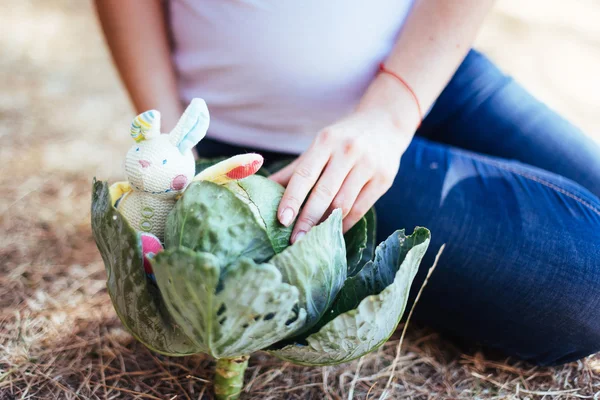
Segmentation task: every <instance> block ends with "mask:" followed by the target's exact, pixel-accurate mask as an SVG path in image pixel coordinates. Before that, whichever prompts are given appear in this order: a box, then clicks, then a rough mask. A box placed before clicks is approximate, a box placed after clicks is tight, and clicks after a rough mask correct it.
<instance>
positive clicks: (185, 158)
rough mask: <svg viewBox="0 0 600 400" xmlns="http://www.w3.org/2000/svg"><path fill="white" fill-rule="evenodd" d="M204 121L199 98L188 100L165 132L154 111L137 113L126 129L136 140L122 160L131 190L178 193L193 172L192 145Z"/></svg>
mask: <svg viewBox="0 0 600 400" xmlns="http://www.w3.org/2000/svg"><path fill="white" fill-rule="evenodd" d="M208 124H209V114H208V108H207V107H206V103H205V102H204V100H201V99H194V100H192V102H191V104H190V105H189V106H188V108H187V109H186V110H185V113H184V114H183V116H182V117H181V119H180V120H179V122H178V123H177V126H175V128H174V129H173V130H172V131H171V133H169V134H161V132H160V113H159V112H158V111H156V110H151V111H146V112H144V113H142V114H140V115H138V116H137V117H136V118H135V119H134V120H133V122H132V124H131V130H130V132H131V136H132V137H133V139H134V140H135V142H136V143H135V145H133V146H132V147H131V148H130V149H129V151H128V152H127V156H126V159H125V173H126V175H127V180H128V181H129V183H130V184H131V186H132V187H133V189H134V190H138V191H142V192H146V193H150V194H155V195H164V196H167V197H171V196H176V195H177V194H179V193H181V192H182V191H183V190H184V189H185V188H186V187H187V185H188V184H189V183H190V182H191V180H192V178H193V177H194V173H195V162H194V155H193V153H192V147H194V146H195V145H196V144H197V143H198V142H199V141H200V140H201V139H202V138H203V137H204V135H205V134H206V130H207V128H208Z"/></svg>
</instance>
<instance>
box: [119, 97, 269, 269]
mask: <svg viewBox="0 0 600 400" xmlns="http://www.w3.org/2000/svg"><path fill="white" fill-rule="evenodd" d="M208 124H209V114H208V109H207V107H206V103H205V102H204V100H202V99H193V100H192V102H191V103H190V105H189V106H188V108H187V109H186V110H185V112H184V114H183V116H182V117H181V118H180V120H179V122H178V123H177V126H175V128H174V129H173V130H172V131H171V133H169V134H161V132H160V113H159V112H158V111H156V110H150V111H146V112H144V113H142V114H140V115H138V116H137V117H136V118H135V119H134V120H133V122H132V124H131V129H130V133H131V136H132V137H133V140H135V142H136V143H135V144H134V145H133V146H132V147H131V148H130V149H129V151H128V152H127V156H126V158H125V173H126V175H127V180H128V182H117V183H115V184H113V185H112V186H111V188H110V192H111V198H112V199H113V202H115V203H116V207H117V209H118V210H119V211H120V212H121V214H122V215H123V216H124V217H125V219H127V221H128V222H129V223H130V224H131V226H132V227H133V228H134V229H136V230H138V231H140V232H141V240H142V250H143V253H144V256H145V257H146V256H151V255H152V254H155V253H157V252H158V251H160V250H162V244H161V242H162V240H164V232H165V225H166V222H167V215H168V214H169V212H170V211H171V209H172V208H173V207H174V205H175V203H176V201H177V199H178V198H179V197H180V196H181V194H182V193H183V191H184V190H185V189H186V188H187V186H188V184H189V183H190V182H191V181H192V180H209V181H212V182H215V183H218V184H223V183H226V182H228V181H231V180H236V179H242V178H245V177H247V176H250V175H252V174H254V173H256V172H257V171H258V170H259V169H260V167H261V166H262V162H263V158H262V156H260V155H259V154H253V153H250V154H242V155H238V156H234V157H231V158H229V159H227V160H224V161H222V162H220V163H218V164H215V165H213V166H211V167H209V168H207V169H205V170H204V171H202V172H201V173H200V174H198V175H197V176H196V177H194V173H195V167H196V165H195V160H194V155H193V153H192V147H194V146H195V145H196V144H197V143H198V142H199V141H200V140H202V138H203V137H204V135H205V134H206V130H207V129H208ZM144 267H145V269H146V272H147V273H151V269H150V263H149V262H148V260H147V258H145V260H144Z"/></svg>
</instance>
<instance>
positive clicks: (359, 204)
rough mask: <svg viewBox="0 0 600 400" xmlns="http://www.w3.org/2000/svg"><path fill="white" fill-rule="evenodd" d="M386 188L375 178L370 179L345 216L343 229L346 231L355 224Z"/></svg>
mask: <svg viewBox="0 0 600 400" xmlns="http://www.w3.org/2000/svg"><path fill="white" fill-rule="evenodd" d="M385 191H386V188H385V186H382V185H381V184H379V183H377V182H376V181H374V180H370V181H369V182H368V183H367V184H366V185H365V186H364V188H363V190H362V191H361V192H360V194H359V195H358V197H357V198H356V201H355V202H354V205H353V206H352V209H351V210H350V212H349V213H348V216H346V218H344V221H343V223H342V229H343V231H344V233H346V232H347V231H348V230H349V229H350V228H352V227H353V226H354V224H356V223H357V222H358V221H359V220H360V219H361V218H362V217H363V216H364V215H365V214H366V213H367V211H369V209H370V208H371V207H373V205H374V204H375V202H376V201H377V200H379V198H380V197H381V196H382V195H383V194H384V193H385Z"/></svg>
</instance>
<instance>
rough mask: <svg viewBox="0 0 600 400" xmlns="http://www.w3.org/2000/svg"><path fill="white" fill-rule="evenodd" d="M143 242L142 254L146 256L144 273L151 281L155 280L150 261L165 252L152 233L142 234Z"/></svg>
mask: <svg viewBox="0 0 600 400" xmlns="http://www.w3.org/2000/svg"><path fill="white" fill-rule="evenodd" d="M140 240H141V241H142V253H143V254H144V271H145V272H146V275H148V277H150V279H152V280H154V271H153V270H152V264H151V263H150V259H151V258H152V257H153V256H155V255H156V254H158V253H159V252H161V251H162V250H163V246H162V244H161V243H160V240H159V239H158V238H157V237H156V236H154V235H153V234H151V233H146V232H143V233H141V234H140Z"/></svg>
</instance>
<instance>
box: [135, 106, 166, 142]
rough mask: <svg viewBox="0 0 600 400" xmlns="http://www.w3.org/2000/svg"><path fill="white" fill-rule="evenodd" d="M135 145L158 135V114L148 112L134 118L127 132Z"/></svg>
mask: <svg viewBox="0 0 600 400" xmlns="http://www.w3.org/2000/svg"><path fill="white" fill-rule="evenodd" d="M129 132H130V133H131V137H132V138H133V140H135V141H136V143H139V142H141V141H143V140H146V139H152V138H154V137H156V136H158V135H160V113H159V112H158V111H156V110H150V111H146V112H143V113H141V114H140V115H138V116H137V117H135V118H134V120H133V122H132V123H131V128H130V130H129Z"/></svg>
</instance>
